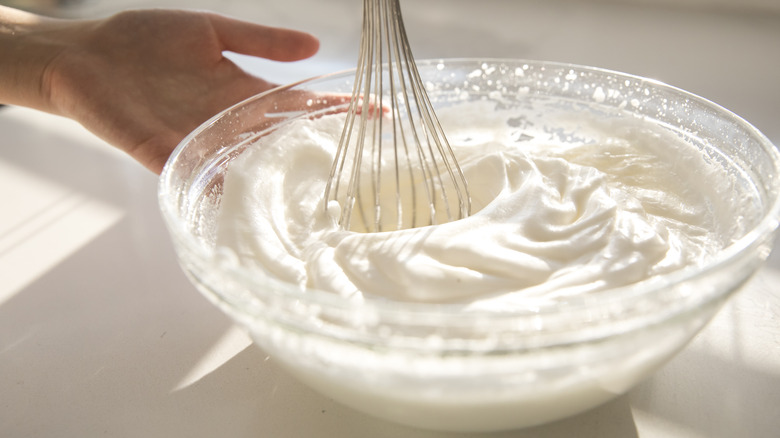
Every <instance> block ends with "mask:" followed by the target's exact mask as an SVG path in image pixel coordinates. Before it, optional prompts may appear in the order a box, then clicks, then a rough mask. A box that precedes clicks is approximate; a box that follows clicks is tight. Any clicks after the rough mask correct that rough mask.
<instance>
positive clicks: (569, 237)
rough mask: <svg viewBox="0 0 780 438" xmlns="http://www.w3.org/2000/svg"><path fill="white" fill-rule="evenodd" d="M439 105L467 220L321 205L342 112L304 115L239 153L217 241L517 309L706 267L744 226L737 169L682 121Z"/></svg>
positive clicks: (252, 257) (317, 284)
mask: <svg viewBox="0 0 780 438" xmlns="http://www.w3.org/2000/svg"><path fill="white" fill-rule="evenodd" d="M497 114H499V115H500V116H498V117H497ZM439 117H440V119H441V121H442V124H443V126H444V129H445V132H446V133H447V135H448V139H449V142H450V143H451V145H452V147H453V149H454V151H455V154H456V156H457V157H458V161H459V163H460V165H461V167H462V169H463V171H464V173H465V175H466V179H467V181H468V184H469V191H470V194H471V197H472V206H473V207H472V215H471V216H469V217H468V218H465V219H462V220H457V221H452V222H448V223H442V224H439V225H433V226H424V227H419V228H412V229H402V230H396V231H388V232H379V233H362V232H355V231H345V230H343V229H341V228H339V226H338V224H337V219H336V217H337V213H338V208H335V209H334V208H333V206H331V208H330V209H327V208H324V205H323V197H324V192H325V184H326V181H327V178H328V174H329V171H330V166H331V163H332V161H333V155H334V152H335V148H336V146H337V144H338V140H339V136H340V134H341V130H342V127H343V124H344V115H343V114H332V115H327V116H323V117H320V118H317V119H313V120H309V119H302V120H297V121H294V122H292V123H290V124H289V126H287V127H285V128H283V129H279V130H277V131H275V132H272V133H270V134H268V135H266V136H264V137H262V138H259V139H257V140H256V141H255V143H254V144H253V145H251V146H250V147H248V148H247V150H245V151H244V152H243V153H242V154H241V155H240V156H239V157H238V158H236V159H235V160H234V161H233V162H231V163H230V167H229V169H228V171H227V173H226V175H225V180H224V189H223V195H222V198H221V204H220V213H219V216H218V219H217V220H218V230H217V246H218V247H222V248H223V249H229V250H230V251H231V252H233V253H235V255H236V256H237V258H238V260H239V262H240V263H241V264H243V265H246V266H251V267H257V268H261V269H264V270H266V271H267V272H270V273H271V274H272V275H274V276H276V277H278V278H279V279H282V280H284V281H288V282H291V283H294V284H297V285H299V286H300V287H306V288H315V289H320V290H325V291H330V292H333V293H336V294H340V295H343V296H345V297H350V298H351V299H356V300H360V299H368V298H372V297H383V298H387V299H392V300H398V301H415V302H432V303H445V302H460V303H465V304H467V305H469V306H472V307H476V308H480V307H492V308H507V306H509V307H511V306H512V305H528V304H529V303H533V302H535V301H538V302H542V301H549V300H557V299H565V298H566V297H568V296H572V295H578V294H583V293H594V292H597V291H599V290H604V289H609V288H614V287H617V286H622V285H628V284H633V283H637V282H641V281H645V280H647V279H650V278H652V277H653V276H656V275H658V274H663V273H667V272H670V271H674V270H678V269H682V268H685V267H688V266H695V265H697V264H700V263H702V262H704V261H705V260H707V258H708V257H710V256H711V255H712V254H713V253H715V252H716V251H718V250H720V249H722V248H723V247H724V246H726V245H728V244H729V243H730V242H731V241H732V236H736V235H738V234H739V232H738V229H739V227H740V224H739V218H738V217H737V216H736V214H735V213H733V212H734V211H735V206H734V205H732V204H733V203H735V202H737V201H735V200H734V199H733V198H734V197H733V196H731V195H730V193H732V192H733V190H734V188H733V187H731V184H732V183H730V182H729V181H731V180H732V178H729V177H728V175H726V174H725V171H723V170H721V169H722V166H716V165H712V164H711V163H710V162H709V160H710V158H708V157H707V156H706V154H702V153H701V152H700V151H699V150H698V149H697V148H695V147H693V146H692V145H690V144H688V143H687V142H686V141H684V140H683V139H681V138H679V137H678V136H677V135H676V134H674V133H672V132H671V131H664V130H663V129H662V128H658V127H652V126H651V125H650V124H649V123H644V122H643V121H642V120H639V119H630V118H628V119H613V120H611V121H599V120H597V119H588V120H585V119H583V117H582V116H580V115H578V114H576V113H572V114H571V115H569V116H567V117H561V118H560V120H557V121H556V123H558V124H559V125H560V126H562V127H564V128H563V129H562V130H561V131H560V132H551V131H549V130H544V129H541V128H538V129H537V128H534V124H533V123H529V122H528V119H527V118H526V117H525V116H523V115H522V114H520V115H519V114H518V113H517V112H516V111H515V110H512V109H507V110H501V111H499V110H496V109H495V108H492V107H491V108H487V107H485V106H484V104H481V103H469V104H464V105H458V106H454V107H451V108H448V109H445V110H441V111H440V112H439ZM567 126H568V127H570V128H566V127H567ZM535 129H536V130H535ZM580 137H581V140H580ZM364 181H370V179H369V178H364ZM366 183H368V182H366ZM740 202H743V203H744V204H746V205H747V204H749V200H744V199H743V200H742V201H740Z"/></svg>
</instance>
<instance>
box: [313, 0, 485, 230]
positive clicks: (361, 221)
mask: <svg viewBox="0 0 780 438" xmlns="http://www.w3.org/2000/svg"><path fill="white" fill-rule="evenodd" d="M386 148H389V150H388V149H386ZM366 179H367V180H368V181H366ZM345 186H346V187H345ZM334 201H336V202H338V204H337V205H338V206H340V215H339V225H340V226H341V227H342V228H344V229H347V230H350V229H351V230H359V231H366V232H379V231H391V230H394V229H404V228H414V227H419V226H425V225H433V224H436V223H442V222H449V221H452V220H455V219H460V218H464V217H466V216H468V215H469V214H470V210H471V199H470V197H469V193H468V187H467V184H466V179H465V177H464V175H463V171H462V170H461V168H460V166H459V165H458V162H457V160H456V159H455V155H454V154H453V151H452V148H451V147H450V144H449V143H448V141H447V138H446V137H445V135H444V132H443V131H442V127H441V124H440V123H439V120H438V119H437V117H436V115H435V114H434V110H433V106H432V105H431V102H430V100H429V98H428V94H427V92H426V90H425V85H424V84H423V81H422V79H421V78H420V74H419V72H418V71H417V66H416V64H415V62H414V58H413V56H412V51H411V48H410V47H409V41H408V39H407V36H406V30H405V29H404V24H403V20H402V17H401V7H400V4H399V0H363V29H362V35H361V41H360V51H359V55H358V63H357V71H356V74H355V82H354V84H353V89H352V98H351V100H350V104H349V108H348V110H347V115H346V123H345V124H344V130H343V131H342V134H341V139H340V141H339V145H338V149H337V151H336V156H335V159H334V161H333V166H332V168H331V172H330V177H329V179H328V182H327V185H326V188H325V208H326V209H332V208H334V205H336V204H334ZM355 211H357V212H358V214H359V216H356V219H357V220H353V217H352V216H353V213H354V212H355ZM331 214H334V213H331Z"/></svg>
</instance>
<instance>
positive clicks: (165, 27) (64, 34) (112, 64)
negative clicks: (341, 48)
mask: <svg viewBox="0 0 780 438" xmlns="http://www.w3.org/2000/svg"><path fill="white" fill-rule="evenodd" d="M34 30H35V32H33V33H32V34H28V35H34V36H35V38H34V39H32V40H28V44H31V46H30V47H32V49H33V50H34V51H35V52H36V53H44V52H45V53H46V55H45V56H43V55H42V56H40V59H41V60H42V62H39V64H40V65H42V73H41V75H40V94H41V97H40V100H39V101H33V102H31V104H30V105H28V106H31V107H36V108H38V109H43V110H45V111H48V112H52V113H55V114H60V115H63V116H66V117H69V118H72V119H74V120H76V121H78V122H80V123H81V124H82V125H83V126H84V127H86V128H87V129H88V130H90V131H92V132H93V133H94V134H96V135H97V136H99V137H101V138H103V139H104V140H106V141H107V142H109V143H111V144H113V145H114V146H116V147H118V148H120V149H122V150H124V151H126V152H127V153H128V154H130V155H131V156H132V157H133V158H135V159H136V160H138V161H139V162H140V163H141V164H143V165H144V166H146V167H147V168H149V169H150V170H152V171H153V172H156V173H159V172H160V171H161V170H162V167H163V165H164V164H165V162H166V160H167V158H168V156H169V155H170V153H171V151H172V150H173V149H174V147H175V146H176V145H177V144H178V143H179V141H180V140H181V139H182V138H184V136H186V135H187V134H188V133H189V132H190V131H192V130H193V129H195V128H196V127H197V126H198V125H199V124H201V123H202V122H204V121H206V120H207V119H208V118H209V117H211V116H213V115H214V114H216V113H218V112H219V111H221V110H223V109H225V108H227V107H229V106H230V105H232V104H234V103H236V102H238V101H241V100H243V99H244V98H246V97H249V96H251V95H254V94H257V93H259V92H262V91H265V90H268V89H270V88H272V87H273V86H274V84H271V83H269V82H267V81H265V80H263V79H260V78H257V77H254V76H252V75H250V74H248V73H246V72H244V71H243V70H241V69H240V68H239V67H238V66H236V65H235V64H234V63H233V62H232V61H230V60H229V59H227V58H226V57H225V56H224V55H223V51H232V52H237V53H242V54H246V55H252V56H258V57H262V58H267V59H271V60H276V61H294V60H299V59H304V58H307V57H309V56H311V55H313V54H314V53H315V52H316V51H317V49H318V47H319V42H318V41H317V40H316V39H315V38H314V37H312V36H311V35H308V34H305V33H301V32H296V31H292V30H287V29H281V28H271V27H265V26H260V25H256V24H252V23H248V22H243V21H239V20H234V19H230V18H227V17H224V16H220V15H217V14H213V13H206V12H194V11H180V10H134V11H126V12H122V13H119V14H116V15H114V16H111V17H109V18H106V19H101V20H90V21H70V20H44V21H43V22H42V23H41V24H40V25H39V26H38V27H37V28H34ZM30 41H31V42H30ZM9 103H15V102H9ZM22 104H25V102H22Z"/></svg>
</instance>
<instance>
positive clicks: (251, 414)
mask: <svg viewBox="0 0 780 438" xmlns="http://www.w3.org/2000/svg"><path fill="white" fill-rule="evenodd" d="M688 1H689V2H691V4H693V5H700V4H708V1H707V0H699V1H694V0H688ZM712 2H713V4H718V5H722V4H725V3H728V2H725V1H718V0H712ZM212 3H213V4H212ZM645 3H646V2H641V1H639V0H635V1H629V0H624V1H613V2H583V1H577V2H575V1H570V2H565V1H549V0H548V1H546V2H545V1H512V0H507V1H498V0H488V1H479V2H476V1H467V0H415V1H411V0H404V2H402V5H403V7H404V14H405V18H406V22H407V23H406V24H407V28H408V29H409V34H410V38H411V39H412V44H413V49H414V51H415V54H416V55H417V57H418V58H429V57H437V58H438V57H461V56H462V57H472V56H476V57H515V58H531V59H546V60H555V61H564V62H573V63H578V64H588V65H596V66H600V67H605V68H610V69H615V70H621V71H625V72H629V73H634V74H638V75H642V76H649V77H654V78H656V79H659V80H662V81H664V82H667V83H670V84H672V85H676V86H679V87H680V88H683V89H686V90H688V91H692V92H694V93H696V94H699V95H701V96H704V97H707V98H709V99H711V100H713V101H715V102H717V103H720V104H721V105H723V106H725V107H727V108H729V109H731V110H733V111H734V112H736V113H738V114H740V115H741V116H743V117H744V118H746V119H747V120H749V121H751V122H752V123H753V124H755V125H756V126H757V127H758V128H759V129H761V130H762V131H763V132H764V133H765V134H767V136H769V138H770V139H772V140H773V141H774V142H775V143H776V144H780V124H778V123H777V122H778V117H780V81H778V79H777V77H778V76H777V75H778V72H780V49H778V47H780V12H778V11H780V8H778V7H775V5H774V4H773V3H772V2H767V1H762V0H755V1H753V2H750V3H749V4H751V5H755V6H754V7H753V8H751V9H749V10H736V9H730V8H728V7H714V8H713V9H700V8H698V7H693V6H691V7H675V6H652V7H651V6H648V5H647V4H645ZM178 4H184V3H181V2H178V1H160V2H151V1H149V2H144V1H129V0H124V2H123V1H118V2H112V3H111V5H105V4H99V2H90V1H87V2H85V3H84V4H83V5H82V6H79V7H76V8H74V9H72V10H70V11H69V14H71V15H94V14H97V15H102V14H105V13H108V12H110V11H113V10H116V9H118V8H120V7H124V6H123V5H125V6H160V5H163V6H177V5H178ZM186 4H187V5H189V6H191V7H197V8H208V9H211V10H215V11H219V12H223V13H226V14H229V15H234V16H240V17H242V18H245V19H249V20H252V21H256V22H261V23H265V24H273V25H281V26H289V27H295V28H299V29H304V30H308V31H311V32H313V33H315V34H316V35H318V36H319V37H320V38H321V40H322V49H321V53H320V54H319V55H317V56H316V57H315V58H313V59H312V60H309V61H303V62H300V63H295V64H280V65H277V64H272V63H268V62H255V61H253V60H247V59H244V58H241V59H240V62H241V63H242V64H243V65H245V66H246V68H247V69H250V70H252V71H255V72H257V73H258V74H261V75H264V76H265V77H267V78H269V79H272V80H276V81H279V82H288V81H292V80H296V79H301V78H304V77H308V76H312V75H316V74H321V73H327V72H330V71H333V70H339V69H343V68H348V67H350V66H352V64H354V62H355V61H354V58H355V56H356V46H357V41H358V40H357V39H358V36H359V15H360V0H332V1H322V0H286V1H284V2H270V1H269V2H252V1H250V0H232V1H231V0H224V1H222V2H212V1H206V0H200V1H195V0H193V1H189V2H187V3H186ZM663 4H670V3H668V2H666V3H663ZM156 184H157V180H156V177H155V176H154V175H152V174H151V173H149V172H147V171H146V170H144V169H143V168H141V166H139V165H137V164H136V163H134V162H132V161H131V160H129V159H128V158H127V157H125V156H124V155H123V154H121V153H119V152H117V151H115V150H114V149H112V148H110V147H108V146H107V145H105V144H103V143H102V142H101V141H100V140H98V139H96V138H95V137H93V136H92V135H91V134H89V133H88V132H86V131H85V130H84V129H83V128H81V127H80V126H79V125H77V124H75V123H73V122H71V121H69V120H65V119H61V118H58V117H54V116H50V115H47V114H41V113H37V112H34V111H31V110H27V109H22V108H9V107H6V108H0V199H2V200H3V202H2V204H1V205H2V207H0V436H3V437H93V436H106V437H145V438H150V437H179V436H181V437H190V438H199V437H214V436H224V437H231V438H240V437H296V438H297V437H318V438H319V437H339V438H351V437H372V438H373V437H411V438H416V437H419V438H440V437H444V436H450V435H446V434H438V433H431V432H425V431H418V430H413V429H409V428H405V427H402V426H398V425H394V424H390V423H386V422H382V421H378V420H374V419H372V418H369V417H367V416H365V415H363V414H360V413H357V412H354V411H352V410H350V409H348V408H345V407H342V406H340V405H338V404H336V403H334V402H332V401H331V400H329V399H327V398H325V397H322V396H320V395H318V394H316V393H314V392H312V391H311V390H309V389H308V388H306V387H304V386H303V385H302V384H300V383H297V382H296V381H295V380H293V379H292V378H291V377H288V376H287V375H285V374H284V373H283V372H282V371H281V370H280V369H279V368H277V366H276V364H275V363H274V360H273V358H268V357H267V355H266V354H265V353H263V352H262V351H261V350H260V349H259V348H257V347H255V346H253V345H251V344H250V342H249V340H248V339H247V337H246V336H245V335H244V334H243V333H241V332H240V331H238V330H237V329H235V328H234V327H233V326H232V324H231V323H230V321H229V320H228V319H227V318H226V317H225V316H224V315H222V314H221V313H220V311H219V310H217V309H216V308H214V307H213V306H211V304H209V303H208V302H207V301H206V300H205V299H204V298H202V297H201V296H200V295H199V294H198V292H197V291H196V290H195V288H194V287H193V286H191V285H190V283H189V282H188V281H187V280H186V279H185V278H184V275H183V274H182V272H181V270H180V269H179V267H178V265H177V262H176V259H175V257H174V254H173V250H172V248H171V245H170V243H169V240H168V236H167V232H166V230H165V229H164V226H163V224H162V220H161V218H160V214H159V213H158V209H157V199H156ZM778 292H780V255H778V254H777V251H776V253H775V255H774V256H773V257H772V258H770V261H769V263H768V265H767V266H766V267H765V268H763V269H762V270H761V271H760V272H759V274H758V275H757V277H756V278H755V279H754V280H753V281H752V282H751V283H749V284H748V285H747V287H746V288H745V289H744V290H743V291H742V292H740V293H739V294H738V295H736V296H735V297H734V298H733V299H732V300H731V301H730V302H729V304H728V305H727V306H726V307H725V308H724V309H723V310H722V311H721V312H720V314H719V315H718V316H717V317H716V319H715V320H714V321H713V322H712V323H711V324H710V325H709V326H708V327H707V328H706V329H705V330H704V331H703V332H702V333H701V334H700V335H699V336H697V338H696V339H695V340H694V341H693V342H692V343H691V344H690V345H689V346H688V347H687V348H686V349H685V350H684V351H682V353H681V354H680V355H678V356H677V357H676V358H675V359H673V360H672V361H671V362H670V363H669V364H668V365H666V366H665V367H664V368H663V369H661V370H660V371H659V372H658V373H656V374H655V375H654V376H653V377H652V378H650V379H649V380H647V381H646V382H644V383H642V384H641V385H639V386H638V387H636V388H635V389H633V390H632V391H630V392H629V393H628V394H626V395H624V396H621V397H619V398H618V399H616V400H614V401H612V402H610V403H607V404H606V405H604V406H602V407H599V408H596V409H594V410H592V411H590V412H587V413H584V414H581V415H579V416H576V417H573V418H570V419H567V420H563V421H560V422H557V423H553V424H550V425H546V426H542V427H538V428H534V429H529V430H524V431H513V432H506V433H500V434H496V435H491V436H492V437H512V438H515V437H516V438H522V437H532V436H533V437H572V436H576V437H585V438H587V437H606V438H612V437H620V438H631V437H643V438H644V437H679V438H682V437H686V438H687V437H710V438H712V437H714V438H720V437H723V438H726V437H770V436H778V431H780V415H778V409H779V408H780V293H778ZM455 436H465V435H455Z"/></svg>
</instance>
